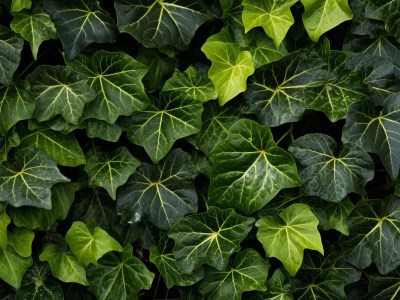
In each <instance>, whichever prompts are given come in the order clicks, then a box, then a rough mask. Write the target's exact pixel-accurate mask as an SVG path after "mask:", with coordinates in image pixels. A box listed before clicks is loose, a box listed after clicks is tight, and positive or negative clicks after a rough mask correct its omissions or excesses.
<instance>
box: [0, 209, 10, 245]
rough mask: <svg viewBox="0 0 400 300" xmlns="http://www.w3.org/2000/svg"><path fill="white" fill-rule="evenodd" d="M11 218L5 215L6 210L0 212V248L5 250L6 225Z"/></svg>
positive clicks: (6, 239) (6, 240)
mask: <svg viewBox="0 0 400 300" xmlns="http://www.w3.org/2000/svg"><path fill="white" fill-rule="evenodd" d="M10 222H11V219H10V217H9V216H8V215H7V213H6V211H5V210H3V211H1V212H0V248H1V249H3V250H7V244H8V238H7V226H8V224H10Z"/></svg>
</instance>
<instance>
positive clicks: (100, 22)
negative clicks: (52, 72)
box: [43, 0, 117, 59]
mask: <svg viewBox="0 0 400 300" xmlns="http://www.w3.org/2000/svg"><path fill="white" fill-rule="evenodd" d="M43 7H44V9H45V10H46V11H47V12H48V13H49V14H50V16H51V19H52V20H53V22H54V24H55V25H56V28H57V34H58V36H59V38H60V40H61V42H62V44H63V48H64V51H65V53H66V55H67V57H68V58H70V59H72V58H74V57H75V56H77V55H78V53H79V52H80V51H81V50H82V49H83V48H85V47H86V46H87V45H89V44H90V43H93V42H95V43H112V42H114V41H115V39H116V36H117V28H116V25H115V22H114V19H113V18H112V17H111V16H110V15H109V14H108V12H106V11H105V10H103V9H101V8H100V6H99V2H98V1H95V0H69V1H52V0H44V1H43Z"/></svg>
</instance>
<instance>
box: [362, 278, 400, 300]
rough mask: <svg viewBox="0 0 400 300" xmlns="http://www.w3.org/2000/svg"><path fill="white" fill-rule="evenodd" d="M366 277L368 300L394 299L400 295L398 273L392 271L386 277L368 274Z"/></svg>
mask: <svg viewBox="0 0 400 300" xmlns="http://www.w3.org/2000/svg"><path fill="white" fill-rule="evenodd" d="M367 276H368V296H367V297H368V299H371V300H380V299H396V297H397V296H398V295H399V293H400V273H399V272H398V271H393V272H392V273H389V274H388V275H387V276H382V275H379V274H370V275H367Z"/></svg>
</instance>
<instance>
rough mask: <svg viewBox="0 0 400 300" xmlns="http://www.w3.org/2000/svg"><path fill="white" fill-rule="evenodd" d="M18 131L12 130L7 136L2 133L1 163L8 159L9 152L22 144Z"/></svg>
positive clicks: (0, 139)
mask: <svg viewBox="0 0 400 300" xmlns="http://www.w3.org/2000/svg"><path fill="white" fill-rule="evenodd" d="M20 142H21V141H20V139H19V136H18V133H17V132H16V131H14V130H13V131H10V132H9V133H7V134H6V135H5V136H1V135H0V164H1V163H2V162H4V161H6V160H7V156H8V152H9V151H10V150H11V149H12V148H15V147H17V146H19V144H20Z"/></svg>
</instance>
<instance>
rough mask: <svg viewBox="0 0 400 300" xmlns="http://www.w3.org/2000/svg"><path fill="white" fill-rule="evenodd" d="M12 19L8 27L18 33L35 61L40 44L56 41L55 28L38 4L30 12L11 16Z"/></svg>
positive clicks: (21, 12) (25, 11)
mask: <svg viewBox="0 0 400 300" xmlns="http://www.w3.org/2000/svg"><path fill="white" fill-rule="evenodd" d="M13 16H14V19H13V20H12V21H11V24H10V27H11V29H12V30H14V31H15V32H16V33H19V34H20V35H21V36H22V37H23V38H24V39H25V40H26V41H28V42H29V44H30V46H31V51H32V56H33V58H34V59H35V60H36V59H37V53H38V51H39V47H40V45H41V44H42V42H44V41H47V40H49V39H57V32H56V28H55V27H54V24H53V22H52V21H51V18H50V16H49V15H48V14H47V13H46V12H45V11H44V10H43V8H42V6H41V5H39V4H36V5H34V7H33V8H32V9H30V10H23V11H20V12H16V13H14V14H13Z"/></svg>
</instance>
